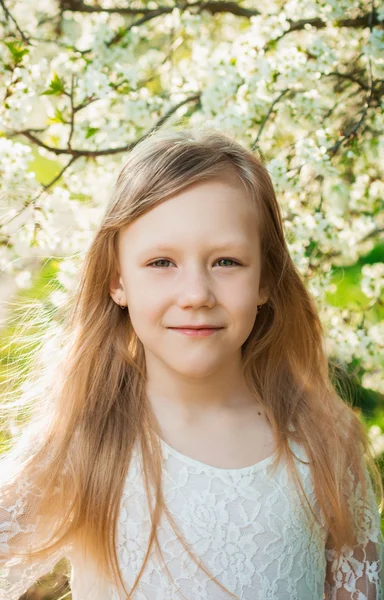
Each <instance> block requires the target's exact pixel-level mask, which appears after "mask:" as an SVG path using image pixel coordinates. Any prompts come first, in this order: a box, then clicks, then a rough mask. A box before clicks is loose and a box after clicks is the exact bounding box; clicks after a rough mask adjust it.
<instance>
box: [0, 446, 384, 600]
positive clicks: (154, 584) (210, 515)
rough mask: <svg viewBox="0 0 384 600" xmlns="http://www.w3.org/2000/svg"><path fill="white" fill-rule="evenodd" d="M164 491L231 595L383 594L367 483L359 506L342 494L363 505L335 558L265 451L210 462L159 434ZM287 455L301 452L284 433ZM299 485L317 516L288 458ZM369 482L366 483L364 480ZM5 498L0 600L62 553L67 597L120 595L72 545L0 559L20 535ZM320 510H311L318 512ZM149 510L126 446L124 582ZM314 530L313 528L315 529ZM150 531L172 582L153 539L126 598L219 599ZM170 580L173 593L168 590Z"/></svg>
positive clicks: (20, 519) (379, 540)
mask: <svg viewBox="0 0 384 600" xmlns="http://www.w3.org/2000/svg"><path fill="white" fill-rule="evenodd" d="M162 444H163V449H164V454H165V457H166V461H165V472H164V492H165V498H166V501H167V504H168V507H169V508H170V510H171V513H172V515H173V516H174V518H175V520H176V522H177V524H178V525H179V526H180V528H181V531H182V533H183V534H184V535H185V537H186V539H187V541H188V542H189V544H190V545H191V547H192V550H194V551H196V552H197V555H198V556H199V557H200V558H201V559H202V561H203V563H204V565H205V566H206V567H207V568H208V570H209V571H211V573H212V574H213V575H214V576H215V577H216V578H217V579H218V581H220V582H221V583H222V584H223V585H224V586H225V587H226V588H227V589H229V590H230V591H231V592H232V593H234V594H235V595H236V596H237V597H238V598H239V599H241V600H323V599H324V598H325V599H326V600H384V593H383V589H384V583H383V582H384V576H383V554H384V550H383V537H382V534H381V530H380V515H379V512H378V509H377V506H376V503H375V499H374V496H373V492H372V491H371V494H370V496H369V501H368V503H367V505H366V506H362V503H361V499H360V490H359V486H357V487H356V486H355V487H354V489H355V494H353V495H351V498H350V502H351V503H352V506H353V511H354V514H356V515H357V514H358V511H362V510H363V511H364V523H365V525H364V530H363V531H361V536H360V544H359V546H358V548H355V549H352V548H347V547H346V548H345V549H344V552H343V555H342V557H341V559H340V561H339V562H338V563H337V561H336V555H335V553H334V551H333V550H332V549H328V548H326V547H325V546H326V544H325V542H324V539H325V538H326V537H327V536H326V535H325V534H326V529H325V527H324V521H323V520H321V525H316V526H315V525H312V527H308V525H307V521H306V519H305V518H304V517H303V512H302V511H303V509H302V508H301V507H300V505H299V504H298V499H297V496H296V494H295V493H294V491H293V488H292V485H291V484H290V483H289V480H288V475H287V469H286V466H285V465H284V463H280V465H279V467H278V470H277V471H276V472H275V474H274V475H271V474H270V472H269V467H270V465H271V463H272V459H273V456H271V457H268V458H266V459H265V460H262V461H260V462H258V463H257V464H256V465H253V466H250V467H245V468H242V469H220V468H216V467H212V466H208V465H206V464H203V463H201V462H199V461H197V460H194V459H191V458H189V457H186V456H184V455H182V454H180V453H179V452H177V451H176V450H174V449H172V448H171V447H170V446H168V445H167V444H166V443H165V442H162ZM291 448H292V449H293V451H294V452H295V455H296V456H297V457H298V458H299V459H301V460H304V461H307V457H306V455H305V453H304V450H303V448H302V447H301V446H298V445H297V444H295V443H292V442H291ZM297 464H298V468H299V473H300V476H301V478H302V483H303V485H304V488H305V490H306V492H307V494H308V495H309V498H310V500H311V503H312V506H313V509H314V510H315V512H316V513H317V514H318V515H319V516H320V512H319V509H318V506H317V502H316V500H315V497H314V492H313V485H312V481H311V475H310V470H309V466H308V465H306V464H302V463H301V462H300V461H299V460H298V461H297ZM370 490H371V488H370ZM19 492H20V496H19V498H17V500H16V501H15V502H14V503H13V504H12V505H9V503H8V504H7V503H6V502H5V501H4V499H2V497H1V494H0V522H2V525H1V526H0V566H1V572H0V600H17V599H18V598H19V596H20V595H21V594H23V593H24V592H25V591H26V590H27V588H28V587H29V586H30V585H31V584H33V583H34V581H35V580H36V579H38V578H39V577H40V576H42V575H43V574H45V573H47V572H49V571H50V570H51V569H52V568H53V566H54V565H55V564H56V563H57V562H58V561H59V560H60V558H62V557H63V556H66V557H67V558H68V559H69V560H70V562H71V565H72V571H71V581H70V583H71V589H72V598H73V600H120V598H125V596H124V595H123V594H122V593H121V590H120V592H119V590H118V589H117V588H116V587H115V586H112V585H111V584H108V583H104V582H103V581H100V580H99V578H98V573H97V572H96V570H95V569H94V568H93V566H92V565H91V564H89V563H87V561H86V560H84V557H83V556H81V555H80V554H79V553H78V552H77V551H76V548H73V547H69V546H68V547H66V548H63V550H62V552H61V553H57V554H56V555H54V556H52V557H51V559H50V560H47V561H44V562H40V563H38V564H34V565H32V566H31V567H29V568H25V566H24V567H20V564H19V562H18V559H8V560H7V557H6V555H7V543H8V541H9V540H10V538H12V537H13V536H15V535H17V534H19V535H27V534H28V527H31V528H32V530H33V524H30V523H28V519H27V515H25V514H24V513H23V498H25V495H26V494H27V490H25V489H24V490H23V489H20V490H19ZM320 519H321V517H320ZM149 532H150V520H149V511H148V508H147V500H146V495H145V488H144V481H143V479H142V473H141V461H140V458H139V453H138V452H137V451H136V452H135V453H134V456H133V460H132V462H131V466H130V469H129V473H128V476H127V480H126V484H125V488H124V493H123V496H122V499H121V505H120V515H119V522H118V540H117V546H118V547H117V554H118V558H119V563H120V567H121V570H122V574H123V578H124V582H125V584H126V586H127V589H128V591H129V590H130V589H131V587H132V585H133V583H134V581H135V578H136V575H137V574H138V572H139V570H140V568H141V565H142V562H143V559H144V555H145V552H146V549H147V545H148V536H149ZM321 534H322V535H321ZM159 540H160V544H161V548H162V550H163V553H164V556H165V560H166V564H167V566H168V568H169V571H170V573H171V575H172V577H173V578H174V581H175V583H176V586H177V587H175V584H174V583H172V581H171V580H170V579H169V577H168V576H167V573H166V570H165V569H164V567H163V565H162V564H161V563H160V562H159V559H158V556H157V554H156V553H155V550H154V548H152V550H151V555H150V560H149V562H148V564H147V566H146V569H145V571H144V573H143V575H142V578H141V583H140V584H139V587H138V588H136V590H135V592H134V594H133V600H178V599H179V598H183V596H184V597H185V598H186V599H188V600H227V599H228V598H230V597H231V596H230V595H229V594H227V593H226V592H224V590H222V589H221V588H220V587H219V586H218V585H217V584H216V583H215V582H212V581H210V580H209V577H208V576H207V575H206V574H205V573H204V571H202V570H201V569H199V568H198V567H197V566H196V563H195V562H194V561H193V560H192V559H191V558H190V557H189V556H188V554H187V552H186V550H184V548H183V546H182V545H181V543H180V542H179V541H178V540H177V537H176V536H175V534H174V533H173V531H172V529H171V527H170V525H169V523H168V521H167V520H166V519H165V517H163V520H162V522H161V527H160V530H159ZM177 588H179V590H180V592H181V594H180V593H179V592H178V590H177Z"/></svg>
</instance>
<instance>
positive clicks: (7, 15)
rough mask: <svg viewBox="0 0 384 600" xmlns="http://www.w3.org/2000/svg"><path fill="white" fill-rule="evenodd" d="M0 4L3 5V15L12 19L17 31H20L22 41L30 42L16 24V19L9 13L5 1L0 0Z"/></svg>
mask: <svg viewBox="0 0 384 600" xmlns="http://www.w3.org/2000/svg"><path fill="white" fill-rule="evenodd" d="M0 6H2V7H3V10H4V12H5V16H6V17H7V19H10V20H11V21H13V23H14V25H15V27H16V29H17V31H18V32H19V33H20V35H21V37H22V38H23V40H24V42H25V43H26V44H30V41H29V38H28V36H26V35H25V33H24V32H23V31H22V29H20V27H19V25H18V24H17V21H16V19H15V17H13V16H12V15H11V13H10V12H9V10H8V8H7V7H6V6H5V2H4V0H0Z"/></svg>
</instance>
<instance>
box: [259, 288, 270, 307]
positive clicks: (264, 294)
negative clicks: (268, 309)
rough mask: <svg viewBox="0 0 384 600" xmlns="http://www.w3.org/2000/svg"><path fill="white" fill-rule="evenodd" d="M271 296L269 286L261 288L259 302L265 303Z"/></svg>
mask: <svg viewBox="0 0 384 600" xmlns="http://www.w3.org/2000/svg"><path fill="white" fill-rule="evenodd" d="M268 298H269V290H268V289H267V288H260V289H259V302H258V304H265V303H266V302H267V300H268Z"/></svg>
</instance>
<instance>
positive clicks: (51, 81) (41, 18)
mask: <svg viewBox="0 0 384 600" xmlns="http://www.w3.org/2000/svg"><path fill="white" fill-rule="evenodd" d="M0 30H1V38H2V40H3V44H2V45H1V50H0V64H1V67H0V80H1V89H2V92H1V105H0V132H1V137H0V152H1V157H2V159H1V163H0V172H1V184H0V185H1V190H0V195H1V203H0V266H1V270H2V272H3V273H8V274H11V275H12V276H14V278H15V281H16V282H17V284H18V285H19V287H23V286H26V285H28V281H30V266H29V264H30V263H29V262H28V260H29V259H30V258H31V257H36V258H37V259H41V258H47V257H52V256H55V257H58V273H57V277H58V280H59V281H60V282H61V284H62V288H61V290H60V291H55V292H53V293H52V294H51V296H50V299H51V301H52V302H53V303H54V304H57V305H60V304H61V303H65V298H66V293H67V291H69V290H70V289H71V283H72V281H73V277H72V274H73V273H74V272H75V271H76V269H77V260H78V259H79V257H80V256H81V254H82V253H83V252H84V251H85V250H86V248H87V246H88V244H89V242H90V239H91V237H92V234H93V230H94V227H95V225H96V224H97V222H98V219H99V218H100V216H101V213H102V212H103V209H104V206H105V202H106V199H107V197H108V194H109V191H110V189H111V185H112V183H113V181H114V179H115V178H116V175H117V173H118V171H119V170H120V168H121V166H122V164H123V163H124V161H125V159H126V156H127V153H128V152H129V150H130V149H131V148H132V147H133V146H134V145H135V144H136V143H137V142H138V141H139V140H140V139H142V138H143V137H145V136H146V135H148V133H149V132H151V131H152V130H153V129H154V128H157V127H167V126H168V125H172V124H174V123H176V122H180V120H182V121H183V122H185V123H190V124H195V123H197V124H198V123H205V124H208V125H212V126H214V127H217V128H219V129H221V130H224V131H226V132H228V133H230V134H232V135H234V136H236V138H237V139H238V140H239V141H241V142H242V143H244V144H245V145H247V146H249V147H252V148H253V149H255V150H257V151H258V152H259V153H260V155H261V156H262V158H263V159H264V161H265V162H266V164H267V167H268V169H269V172H270V174H271V176H272V179H273V181H274V184H275V187H276V190H277V193H278V198H279V202H280V204H281V207H282V211H283V215H284V220H285V227H286V233H287V238H288V242H289V247H290V250H291V253H292V256H293V259H294V261H295V263H296V264H297V266H298V268H299V270H300V272H301V273H302V275H303V277H304V278H305V280H306V283H307V285H308V287H309V289H310V291H311V292H312V293H313V295H314V296H315V297H316V301H317V303H318V306H319V309H320V311H321V316H322V320H323V322H324V325H325V327H326V329H327V334H328V336H327V344H328V345H329V353H330V354H333V355H334V356H337V357H338V358H339V359H340V360H341V361H342V362H344V363H346V364H351V363H352V362H354V361H355V362H357V363H358V364H359V368H360V371H359V373H360V374H361V383H362V384H363V385H364V386H365V387H369V388H371V389H373V390H376V391H378V392H381V393H382V392H383V391H384V369H383V359H382V357H383V355H384V322H383V320H382V317H383V288H384V260H383V258H380V256H379V255H378V258H376V259H375V261H373V264H366V265H365V266H364V267H363V269H362V272H361V279H360V284H359V285H360V288H361V291H362V292H363V294H362V295H360V298H362V299H360V301H359V302H358V303H355V304H354V305H347V306H345V307H343V308H340V307H339V306H334V305H333V304H332V302H330V299H329V297H330V296H329V295H330V293H332V292H333V291H335V289H336V283H337V282H336V281H335V274H336V275H337V274H338V273H340V275H339V279H341V278H342V276H343V269H344V268H347V267H348V266H351V265H355V264H357V263H358V261H359V260H360V258H361V257H363V256H365V255H366V254H367V253H369V252H371V251H372V250H373V249H374V248H375V247H376V248H381V249H382V248H383V246H382V244H383V232H384V210H383V207H384V201H383V198H384V183H383V165H384V135H383V131H384V127H383V125H384V117H383V92H384V10H383V7H382V6H381V7H379V6H376V5H375V2H374V1H371V0H370V1H368V0H329V1H327V2H325V1H324V0H288V1H283V0H271V1H270V2H268V3H265V4H263V3H260V2H256V0H248V1H238V2H231V1H219V0H211V1H209V0H208V1H203V0H183V1H181V0H180V1H177V0H163V1H154V0H153V1H144V0H133V1H132V2H119V1H118V0H88V1H86V0H35V1H34V2H33V3H31V2H30V0H0ZM48 159H49V161H50V162H49V163H48ZM43 160H46V161H47V164H49V165H50V170H49V172H50V173H51V176H50V177H48V179H47V176H46V175H45V179H44V180H42V178H41V177H39V176H38V172H37V171H38V170H37V168H36V165H38V164H40V163H41V161H43ZM39 161H40V163H39ZM52 161H53V162H52ZM371 262H372V261H371ZM336 280H337V277H336Z"/></svg>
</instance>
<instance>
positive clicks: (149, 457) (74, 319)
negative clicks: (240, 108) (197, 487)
mask: <svg viewBox="0 0 384 600" xmlns="http://www.w3.org/2000/svg"><path fill="white" fill-rule="evenodd" d="M228 168H233V169H235V171H236V173H237V176H238V179H239V185H245V187H246V189H247V190H248V192H249V194H250V195H251V197H252V199H253V201H254V202H255V203H256V204H257V207H258V212H259V214H260V219H261V226H260V236H261V260H262V268H261V276H260V281H261V284H263V285H265V286H266V287H267V289H268V290H269V298H268V301H267V302H266V304H265V305H264V306H263V310H262V311H260V313H259V315H258V317H257V320H256V321H255V324H254V327H253V330H252V332H251V334H250V335H249V337H248V339H247V340H246V342H245V343H244V344H243V347H242V358H243V374H244V378H245V380H246V381H247V383H248V385H249V386H250V389H251V390H252V391H253V392H254V394H255V398H257V399H258V401H259V402H260V403H261V404H262V405H263V407H264V409H265V412H266V414H267V416H268V418H269V420H270V423H271V425H272V427H273V431H274V436H275V439H276V444H277V452H276V456H275V458H274V467H276V466H277V464H278V463H279V461H280V459H281V458H284V459H285V460H286V461H287V466H288V470H289V473H290V476H291V477H293V479H294V481H295V482H296V488H297V492H298V494H299V496H300V498H301V499H302V503H303V505H304V506H306V508H307V510H308V509H309V514H312V516H313V518H315V519H316V518H317V517H316V515H315V514H314V512H313V510H312V508H311V505H310V503H309V501H308V498H307V496H306V494H305V492H304V489H303V486H302V484H301V481H300V477H299V475H298V472H297V468H296V465H295V462H294V460H293V455H292V450H291V448H290V446H289V444H288V442H289V441H290V440H294V441H296V442H298V443H300V444H302V445H303V447H304V448H305V451H306V453H307V456H308V459H309V462H310V468H311V473H312V477H313V482H314V490H315V494H316V497H317V500H318V503H319V506H320V508H321V510H322V513H323V515H324V518H325V521H326V524H327V526H328V529H329V532H330V535H331V541H332V544H333V546H334V547H335V549H336V551H337V552H340V549H341V547H342V546H343V544H345V543H346V544H350V545H352V546H353V545H354V544H355V543H356V540H357V538H356V530H357V528H358V527H359V525H360V524H359V523H356V522H355V523H354V522H353V520H352V519H351V514H350V512H349V507H348V498H347V496H348V493H349V491H350V490H349V489H348V487H347V485H348V484H347V481H346V478H345V473H346V470H347V468H349V467H350V468H351V469H352V472H353V473H354V476H355V478H356V481H359V482H361V484H362V490H363V499H365V497H366V496H365V494H366V485H365V483H366V479H365V470H364V469H365V465H367V466H368V467H369V469H370V471H371V473H372V477H373V479H374V480H375V481H376V487H377V488H378V489H379V491H380V501H381V502H382V499H383V487H382V482H381V478H380V473H379V471H378V469H377V467H376V465H375V460H374V458H373V455H372V452H371V450H370V446H369V438H368V435H367V431H366V427H365V425H363V422H362V421H361V420H360V419H359V417H358V415H356V413H355V412H354V410H353V409H352V407H351V406H350V405H349V404H347V403H346V402H345V401H344V400H342V399H341V398H340V396H339V395H338V394H337V392H336V390H335V388H334V386H333V384H332V382H331V379H332V373H331V371H332V368H333V367H332V364H333V363H332V361H329V360H328V357H327V356H326V353H325V349H324V331H323V328H322V325H321V322H320V319H319V316H318V313H317V309H316V306H315V303H314V301H313V299H312V297H311V295H310V294H309V292H308V291H307V289H306V287H305V285H304V284H303V281H302V278H301V276H300V274H299V272H298V270H297V268H296V266H295V264H294V263H293V261H292V259H291V257H290V255H289V250H288V247H287V244H286V241H285V236H284V226H283V222H282V217H281V213H280V209H279V205H278V203H277V200H276V196H275V193H274V189H273V185H272V182H271V179H270V177H269V175H268V172H267V169H266V167H265V166H264V164H263V163H262V161H261V159H260V158H259V157H258V156H257V155H255V154H253V153H252V152H251V151H249V150H248V149H246V148H244V147H243V146H242V145H240V144H239V143H237V142H235V141H234V140H232V139H230V138H229V137H228V136H226V135H224V134H222V133H219V132H216V131H212V130H203V129H200V130H193V129H183V130H179V131H178V130H171V131H166V132H159V131H158V132H155V134H153V135H151V136H150V137H149V138H147V139H146V140H144V141H142V142H140V143H139V144H138V145H137V146H136V147H135V148H134V149H133V150H132V151H131V152H130V154H129V155H128V159H127V162H126V163H125V166H124V167H123V169H122V171H121V173H120V175H119V177H118V179H117V182H116V184H115V187H114V189H113V192H112V194H111V197H110V201H109V203H108V206H107V208H106V211H105V214H104V217H103V218H102V222H101V224H100V226H99V228H98V230H97V232H96V234H95V237H94V239H93V241H92V243H91V245H90V248H89V250H88V252H87V254H86V256H85V259H84V261H83V264H82V268H81V272H80V276H79V280H78V285H77V288H76V290H75V292H74V293H73V294H72V296H71V298H70V303H69V308H68V310H67V312H66V314H65V318H64V319H63V323H62V333H61V337H60V340H59V344H58V350H57V352H58V358H57V360H56V362H55V361H54V359H53V357H52V361H51V362H50V364H49V365H48V366H47V367H46V371H45V372H44V373H45V374H43V369H42V368H41V369H40V371H39V372H38V375H37V377H36V393H35V397H34V399H33V400H34V401H33V402H32V403H31V404H32V405H33V407H34V410H33V414H32V416H31V419H30V426H28V427H26V428H25V433H24V435H21V436H20V438H19V439H18V440H17V441H18V444H16V443H15V447H14V455H15V456H16V451H15V448H16V446H17V445H18V446H19V459H18V460H19V469H18V470H17V473H16V472H15V471H14V472H13V476H12V477H10V478H9V481H8V487H9V493H16V491H15V490H16V489H17V483H18V482H19V481H22V480H25V481H32V482H33V485H34V486H35V487H36V489H37V490H43V491H44V493H43V494H41V496H40V497H39V502H38V504H36V506H35V507H34V509H33V510H34V514H36V515H40V517H41V521H40V523H41V525H40V529H39V532H38V534H39V536H40V537H39V538H38V539H39V544H36V545H35V547H34V548H33V549H31V548H29V549H27V548H26V549H25V551H26V554H28V556H29V557H30V558H31V557H32V558H33V557H35V558H38V557H39V556H44V555H46V554H47V553H49V552H52V551H55V550H56V549H57V548H59V547H60V546H61V545H63V544H65V543H67V542H68V541H69V540H76V541H77V542H78V543H79V544H82V545H84V548H86V549H87V551H88V553H89V556H91V557H92V559H93V560H94V561H95V562H96V564H98V565H99V567H100V569H101V572H102V573H104V574H105V576H106V577H107V578H114V579H115V581H116V582H117V581H118V580H120V582H121V583H122V584H123V586H124V583H123V580H122V577H121V573H120V570H119V566H118V560H117V555H116V545H115V542H116V537H115V536H116V525H117V520H118V514H119V503H120V499H121V495H122V491H123V486H124V482H125V479H126V476H127V472H128V468H129V464H130V460H131V456H132V450H133V445H134V443H135V441H136V440H138V442H139V443H140V445H141V453H142V457H143V466H144V478H145V485H146V490H147V494H148V501H149V504H150V506H151V501H150V487H151V486H153V489H154V495H155V504H154V507H153V512H152V529H151V533H150V537H149V545H148V549H147V553H146V556H145V560H144V563H143V565H142V568H141V571H140V573H139V574H138V576H137V578H136V581H135V584H134V586H133V588H132V590H131V591H130V592H128V591H127V590H126V588H125V586H124V590H125V592H126V593H127V597H128V598H131V595H130V594H132V593H133V591H134V589H135V587H136V586H137V584H138V582H139V580H140V577H141V574H142V572H143V570H144V568H145V564H146V562H147V560H148V557H149V553H150V549H151V547H152V545H153V544H156V548H157V551H159V552H160V553H161V549H160V546H159V542H158V538H157V528H158V524H159V521H160V518H161V516H162V514H163V512H164V513H165V514H166V515H167V518H168V519H169V521H170V523H171V524H172V526H173V527H174V529H175V531H176V532H177V536H178V537H179V539H181V540H183V536H182V534H181V532H180V531H179V529H178V527H177V525H176V523H175V522H174V520H173V518H172V515H171V514H170V513H169V511H168V509H167V506H166V503H165V501H164V497H163V491H162V477H161V474H162V460H163V457H162V452H161V444H160V441H159V438H158V436H159V434H160V430H159V426H158V423H157V421H156V419H155V417H154V414H153V413H152V411H151V410H150V405H149V403H148V401H147V398H146V394H145V381H146V366H145V358H144V351H143V345H142V343H141V341H140V340H139V339H138V337H137V335H136V334H135V331H134V329H133V327H132V323H131V320H130V316H129V312H128V313H127V311H122V310H121V309H120V308H119V306H118V305H117V304H116V303H115V302H114V301H113V300H112V298H111V296H110V281H111V280H112V278H113V277H115V276H116V274H117V272H118V270H119V265H118V258H117V240H118V234H119V230H120V229H121V228H123V227H124V226H126V225H128V224H129V223H131V222H133V221H134V220H135V219H136V218H138V217H139V216H140V215H142V214H143V213H145V212H147V211H148V210H150V209H151V208H152V207H154V206H156V205H157V204H159V203H160V202H163V201H164V200H166V199H167V198H170V197H172V196H173V195H174V194H177V193H179V192H181V191H182V190H184V189H185V188H187V187H188V186H190V185H191V184H193V183H195V182H197V181H201V180H203V179H204V180H212V179H214V178H217V177H220V175H222V174H223V173H224V172H225V171H226V170H227V169H228ZM47 370H49V375H47ZM53 370H54V374H53V373H52V371H53ZM44 377H46V378H47V379H48V380H49V382H50V383H49V385H46V384H45V385H43V384H42V382H43V380H44V379H43V378H44ZM39 385H40V388H39ZM29 395H30V392H29ZM42 396H44V398H43V397H42ZM29 401H30V398H29ZM27 431H28V432H29V433H28V435H27ZM9 453H11V451H9ZM9 455H11V454H9ZM336 458H337V460H336ZM362 459H363V460H362ZM42 465H43V467H42ZM12 490H13V492H12ZM31 510H32V509H31ZM151 511H152V508H151ZM183 543H185V546H186V547H187V548H188V552H190V553H191V549H190V547H189V546H188V544H187V542H186V541H185V540H184V541H183ZM49 544H51V545H50V546H49ZM13 551H14V553H15V554H16V553H17V552H18V554H19V555H20V548H18V549H17V550H16V548H13ZM191 555H192V553H191ZM197 560H198V559H197ZM164 565H165V562H164ZM199 565H200V566H201V568H203V570H204V571H205V572H207V573H208V571H207V570H206V569H205V567H204V566H203V565H202V564H201V563H200V561H199ZM215 581H216V580H215ZM216 583H218V585H220V587H222V588H223V589H225V588H224V587H223V586H222V585H221V584H220V583H219V582H216ZM227 591H228V590H227ZM231 595H232V596H233V594H231ZM233 597H236V596H233Z"/></svg>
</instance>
